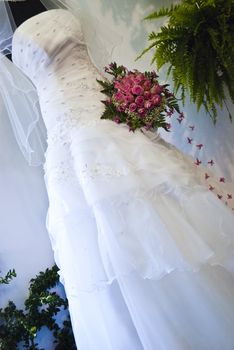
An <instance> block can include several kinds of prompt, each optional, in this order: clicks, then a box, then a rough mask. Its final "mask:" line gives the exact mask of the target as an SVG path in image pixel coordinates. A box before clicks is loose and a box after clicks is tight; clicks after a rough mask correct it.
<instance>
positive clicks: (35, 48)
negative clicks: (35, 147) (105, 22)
mask: <svg viewBox="0 0 234 350" xmlns="http://www.w3.org/2000/svg"><path fill="white" fill-rule="evenodd" d="M61 28H63V30H61ZM13 60H14V63H15V64H16V65H17V66H18V67H19V68H20V69H21V70H22V71H23V72H24V73H25V74H26V75H27V76H28V77H29V78H30V79H31V80H32V82H33V83H34V85H35V86H36V88H37V91H38V95H39V100H40V106H41V110H42V116H43V119H44V121H45V124H46V127H47V130H49V131H50V133H54V137H55V135H60V136H61V135H62V134H63V131H62V130H61V131H60V132H58V128H62V129H64V131H65V130H67V129H68V124H69V125H70V127H72V126H77V123H78V122H80V123H81V124H84V123H86V122H87V123H89V124H90V123H91V124H92V123H95V122H98V120H99V118H100V113H101V110H102V108H103V107H102V105H101V103H100V99H101V94H100V93H99V89H98V85H97V83H96V78H97V76H98V72H97V70H96V68H95V67H94V66H93V64H92V63H91V62H90V59H89V56H88V52H87V48H86V45H85V44H84V40H83V34H82V32H81V29H80V24H79V22H78V21H77V19H76V18H75V17H73V16H71V14H70V13H69V12H68V11H64V10H52V11H47V12H44V13H42V14H40V15H37V16H35V17H32V18H31V19H30V20H28V21H26V22H25V23H24V24H23V25H21V26H20V27H19V28H18V29H17V30H16V32H15V34H14V38H13ZM55 92H56V93H55ZM87 111H88V112H89V113H88V114H87ZM84 115H86V116H87V115H88V116H89V118H88V119H89V120H85V119H84ZM86 119H87V118H86ZM52 129H54V132H53V131H52ZM50 136H51V137H52V138H53V136H52V134H51V135H50Z"/></svg>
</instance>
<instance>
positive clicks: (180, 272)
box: [13, 10, 234, 350]
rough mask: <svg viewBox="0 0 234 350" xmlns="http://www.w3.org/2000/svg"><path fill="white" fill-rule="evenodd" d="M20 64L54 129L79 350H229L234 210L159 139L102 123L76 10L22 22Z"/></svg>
mask: <svg viewBox="0 0 234 350" xmlns="http://www.w3.org/2000/svg"><path fill="white" fill-rule="evenodd" d="M13 59H14V62H15V64H16V65H18V67H19V68H20V69H22V70H23V72H24V73H26V74H27V75H28V76H29V77H30V78H31V79H32V81H33V83H34V84H35V85H36V87H37V90H38V94H39V99H40V105H41V110H42V114H43V118H44V121H45V124H46V127H47V133H48V149H47V153H46V164H45V180H46V185H47V190H48V195H49V201H50V206H49V212H48V222H47V227H48V231H49V234H50V237H51V242H52V246H53V249H54V252H55V258H56V262H57V263H58V265H59V266H60V269H61V278H62V280H63V283H64V285H65V289H66V292H67V295H68V299H69V304H70V312H71V317H72V323H73V329H74V333H75V337H76V341H77V346H78V348H79V350H119V349H121V350H138V349H139V350H140V349H141V350H142V349H146V350H156V349H157V350H191V349H192V350H198V349H199V350H208V349H209V350H210V349H212V350H221V349H222V350H232V349H233V348H234V316H233V308H234V279H233V270H234V255H233V252H234V250H233V243H234V233H233V226H234V216H233V213H232V211H231V210H230V209H229V208H227V207H225V205H224V204H223V203H222V202H220V201H218V199H217V198H216V197H215V195H213V193H211V192H210V191H207V189H206V188H205V187H204V186H203V185H202V182H201V180H200V173H199V172H198V170H197V168H196V167H195V166H194V165H193V160H191V159H190V158H189V157H186V156H184V155H182V154H181V153H180V152H178V151H177V150H176V149H175V148H174V147H172V146H170V145H169V144H167V143H165V142H164V141H163V140H162V139H161V138H160V137H159V135H158V136H157V137H154V139H153V140H152V139H151V136H152V135H151V134H150V133H149V134H147V135H146V134H144V133H142V132H140V131H137V132H135V133H129V132H128V129H127V128H126V127H125V126H119V125H116V124H114V123H112V122H110V121H103V120H100V114H101V112H102V108H103V107H102V104H101V103H100V100H101V99H102V96H101V94H100V93H99V88H98V86H97V83H96V78H97V77H98V72H97V71H96V69H95V68H94V66H93V65H92V64H91V62H90V60H89V57H88V54H87V50H86V47H85V45H84V40H83V36H82V33H81V30H80V27H79V24H78V23H77V20H76V19H75V18H74V17H73V16H72V15H71V14H70V13H69V12H67V11H65V10H52V11H47V12H45V13H42V14H40V15H38V16H36V17H34V18H32V19H30V20H28V21H26V22H25V23H24V24H23V25H21V26H20V27H19V28H18V29H17V30H16V32H15V35H14V39H13Z"/></svg>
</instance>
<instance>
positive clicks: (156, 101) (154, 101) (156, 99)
mask: <svg viewBox="0 0 234 350" xmlns="http://www.w3.org/2000/svg"><path fill="white" fill-rule="evenodd" d="M161 101H162V98H161V96H160V95H154V96H153V97H152V99H151V102H152V104H154V105H155V106H158V105H160V102H161Z"/></svg>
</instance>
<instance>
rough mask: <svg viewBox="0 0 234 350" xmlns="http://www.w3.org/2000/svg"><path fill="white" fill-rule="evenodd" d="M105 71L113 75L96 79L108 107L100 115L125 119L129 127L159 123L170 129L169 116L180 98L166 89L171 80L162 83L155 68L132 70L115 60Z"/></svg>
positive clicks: (175, 108) (107, 117)
mask: <svg viewBox="0 0 234 350" xmlns="http://www.w3.org/2000/svg"><path fill="white" fill-rule="evenodd" d="M105 72H106V73H108V74H110V75H112V81H102V80H97V81H98V83H99V84H100V85H101V86H102V90H101V92H102V93H103V94H105V95H106V96H107V99H105V100H104V101H102V103H104V105H105V110H104V112H103V114H102V116H101V119H110V120H113V121H115V122H116V123H118V124H119V123H125V124H127V125H128V127H129V130H130V131H135V130H136V129H138V128H140V129H141V128H145V129H146V130H155V129H157V128H159V127H162V128H164V129H165V130H166V131H169V129H170V124H169V123H167V121H166V117H167V116H171V115H172V114H173V113H174V111H177V112H178V113H180V110H179V106H178V103H177V99H176V98H175V96H174V95H173V94H172V93H171V92H170V91H169V90H168V89H167V87H168V84H165V85H160V84H159V82H158V80H157V78H158V76H157V74H156V73H155V72H154V71H152V72H145V73H141V72H139V71H138V70H134V71H129V70H128V69H127V68H125V67H123V66H117V64H116V63H115V62H114V63H111V64H110V65H109V66H108V67H105Z"/></svg>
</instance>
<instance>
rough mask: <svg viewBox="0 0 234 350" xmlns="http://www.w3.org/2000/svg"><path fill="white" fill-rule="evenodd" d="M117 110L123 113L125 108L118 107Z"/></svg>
mask: <svg viewBox="0 0 234 350" xmlns="http://www.w3.org/2000/svg"><path fill="white" fill-rule="evenodd" d="M117 109H118V111H119V112H124V111H125V108H124V107H123V106H118V107H117Z"/></svg>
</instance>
